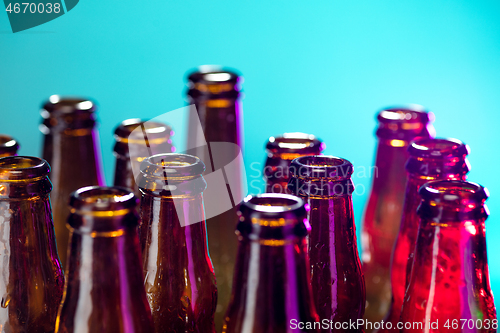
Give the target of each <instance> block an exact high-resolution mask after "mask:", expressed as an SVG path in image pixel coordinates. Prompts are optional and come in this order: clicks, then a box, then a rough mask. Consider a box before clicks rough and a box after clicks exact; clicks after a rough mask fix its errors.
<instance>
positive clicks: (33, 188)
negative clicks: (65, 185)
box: [0, 146, 64, 333]
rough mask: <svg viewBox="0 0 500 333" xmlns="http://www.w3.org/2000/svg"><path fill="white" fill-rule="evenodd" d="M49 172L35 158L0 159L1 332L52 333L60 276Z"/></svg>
mask: <svg viewBox="0 0 500 333" xmlns="http://www.w3.org/2000/svg"><path fill="white" fill-rule="evenodd" d="M11 147H12V146H11ZM49 172H50V167H49V165H48V163H47V162H46V161H44V160H42V159H39V158H37V157H25V156H12V157H3V158H0V232H1V235H2V237H1V240H0V249H1V251H0V295H1V297H2V299H1V302H0V306H1V307H0V328H1V331H2V332H16V333H49V332H54V327H55V322H56V316H57V309H58V308H59V303H60V302H61V299H62V296H63V288H64V273H63V270H62V268H61V262H60V261H59V257H58V256H57V247H56V239H55V235H54V225H53V223H52V213H51V209H50V199H49V193H50V191H51V190H52V184H51V183H50V180H49V178H48V175H49Z"/></svg>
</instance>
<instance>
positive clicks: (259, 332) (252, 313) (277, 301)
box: [222, 193, 320, 333]
mask: <svg viewBox="0 0 500 333" xmlns="http://www.w3.org/2000/svg"><path fill="white" fill-rule="evenodd" d="M307 210H308V207H307V205H304V202H303V200H301V199H300V198H297V197H294V196H291V195H287V194H275V193H266V194H262V195H258V196H255V197H251V196H249V197H247V198H246V199H245V200H244V201H243V203H242V204H241V206H240V211H239V216H240V219H239V221H240V222H239V223H238V226H237V235H238V240H239V247H238V257H237V260H236V268H235V272H234V281H233V291H232V296H231V302H230V304H229V306H228V311H227V313H226V317H225V321H224V325H223V329H222V332H223V333H236V332H238V333H239V332H247V333H284V332H291V331H293V332H319V331H320V330H319V329H318V328H317V327H316V328H307V324H306V323H310V325H314V323H317V322H319V318H318V315H317V314H316V311H315V310H314V304H313V301H312V298H311V286H310V284H309V262H308V258H307V242H306V236H307V234H308V233H309V231H310V226H309V223H308V222H307V219H306V215H307ZM299 323H302V324H303V327H300V328H299ZM313 327H314V326H313Z"/></svg>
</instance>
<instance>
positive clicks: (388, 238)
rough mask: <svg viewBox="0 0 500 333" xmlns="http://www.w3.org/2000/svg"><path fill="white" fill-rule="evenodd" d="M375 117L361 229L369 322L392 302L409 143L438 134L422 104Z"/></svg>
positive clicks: (397, 108)
mask: <svg viewBox="0 0 500 333" xmlns="http://www.w3.org/2000/svg"><path fill="white" fill-rule="evenodd" d="M377 120H378V129H377V132H376V135H377V137H378V140H379V141H378V146H377V152H376V159H375V169H374V172H373V183H372V189H371V192H370V195H369V198H368V204H367V206H366V210H365V214H364V218H363V224H362V230H361V246H362V250H363V251H362V262H363V272H364V274H365V281H366V300H367V306H366V312H365V319H366V320H368V321H370V322H376V321H380V320H381V319H382V318H383V317H384V315H385V314H386V313H387V311H388V310H389V306H390V303H391V280H390V262H391V255H392V249H393V247H394V241H395V240H396V236H397V234H398V230H399V225H400V223H401V214H402V212H403V205H404V193H405V184H406V174H405V169H404V168H405V163H406V160H407V159H408V152H407V148H408V146H409V145H410V143H411V141H413V140H415V139H418V138H429V137H434V135H435V134H434V132H435V131H434V128H433V127H432V125H431V122H432V121H433V120H434V115H433V114H432V113H430V112H426V111H425V110H424V109H423V108H422V107H421V106H418V105H410V106H406V107H395V108H387V109H384V110H382V111H380V112H379V113H378V115H377ZM369 331H371V330H368V332H369Z"/></svg>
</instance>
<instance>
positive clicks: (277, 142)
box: [264, 133, 325, 193]
mask: <svg viewBox="0 0 500 333" xmlns="http://www.w3.org/2000/svg"><path fill="white" fill-rule="evenodd" d="M324 149H325V144H324V143H323V142H321V141H320V140H318V139H316V138H315V137H314V135H311V134H305V133H285V134H283V135H281V136H278V137H273V136H272V137H270V138H269V141H268V143H267V145H266V151H267V160H266V165H265V166H264V178H265V180H266V192H268V193H288V192H287V190H286V189H287V186H288V180H289V179H290V175H289V170H288V167H289V165H290V162H292V160H293V159H295V158H297V157H301V156H307V155H319V154H321V152H322V151H323V150H324Z"/></svg>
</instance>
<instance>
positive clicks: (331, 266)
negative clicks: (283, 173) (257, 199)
mask: <svg viewBox="0 0 500 333" xmlns="http://www.w3.org/2000/svg"><path fill="white" fill-rule="evenodd" d="M290 171H291V173H292V178H290V181H289V183H288V190H289V192H290V193H292V194H294V195H297V196H299V197H301V198H303V199H304V201H305V202H306V203H307V204H309V206H310V207H311V209H310V211H309V213H308V216H307V217H308V219H309V222H310V223H311V234H310V235H309V240H308V250H309V259H310V264H311V285H312V292H313V299H314V305H315V307H316V310H317V311H318V315H319V317H320V318H321V319H322V320H324V319H327V320H331V321H333V322H340V323H349V322H350V321H351V322H357V320H358V319H361V318H363V314H364V311H365V301H366V298H365V297H366V296H365V281H364V278H363V272H362V270H361V262H360V259H359V255H358V247H357V241H356V228H355V225H354V214H353V210H352V197H351V196H352V192H353V190H354V185H353V183H352V181H351V175H352V172H353V167H352V164H351V163H350V162H349V161H347V160H345V159H342V158H338V157H333V156H303V157H299V158H297V159H294V160H293V161H292V163H291V164H290ZM340 331H342V332H361V327H358V326H356V328H351V327H349V328H348V329H340V330H339V329H335V328H334V329H330V330H326V331H324V332H340Z"/></svg>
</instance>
